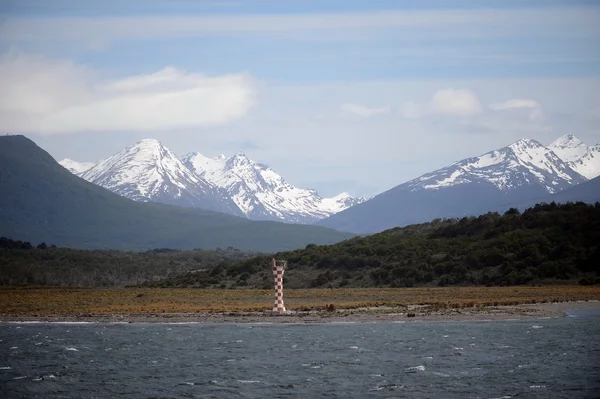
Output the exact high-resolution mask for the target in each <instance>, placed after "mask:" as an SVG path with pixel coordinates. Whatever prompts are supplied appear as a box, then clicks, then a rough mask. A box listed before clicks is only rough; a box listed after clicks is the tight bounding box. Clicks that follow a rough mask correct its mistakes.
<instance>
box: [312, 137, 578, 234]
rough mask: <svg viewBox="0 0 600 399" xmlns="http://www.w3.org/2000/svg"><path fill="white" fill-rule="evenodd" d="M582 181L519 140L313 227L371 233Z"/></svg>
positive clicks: (543, 150) (549, 153)
mask: <svg viewBox="0 0 600 399" xmlns="http://www.w3.org/2000/svg"><path fill="white" fill-rule="evenodd" d="M586 180H587V179H586V178H585V177H584V176H582V175H581V174H579V173H578V172H576V171H575V170H573V169H572V168H571V167H570V166H569V164H568V163H567V162H566V161H564V160H562V159H561V158H559V157H558V155H557V154H555V153H554V152H553V150H551V149H550V148H548V147H545V146H543V145H542V144H541V143H539V142H538V141H536V140H533V139H521V140H518V141H515V142H514V143H511V144H509V145H507V146H505V147H502V148H500V149H497V150H492V151H489V152H487V153H484V154H482V155H480V156H477V157H470V158H466V159H463V160H461V161H458V162H455V163H453V164H451V165H449V166H447V167H444V168H441V169H438V170H436V171H433V172H430V173H426V174H424V175H422V176H419V177H417V178H415V179H412V180H410V181H408V182H406V183H403V184H400V185H398V186H396V187H393V188H392V189H390V190H388V191H386V192H384V193H381V194H379V195H377V196H375V197H374V198H372V199H371V200H369V201H366V202H364V203H362V204H358V205H356V206H354V207H352V208H349V209H347V210H344V211H342V212H340V213H337V214H335V215H332V216H330V217H328V218H327V219H323V220H320V221H319V222H317V223H316V224H317V225H320V226H327V227H332V228H338V229H342V230H344V231H352V232H355V233H374V232H378V231H383V230H385V229H388V228H392V227H397V226H405V225H408V224H413V223H422V222H427V221H430V220H433V219H436V218H448V217H462V216H470V215H476V214H481V213H485V212H487V211H490V210H499V209H500V208H501V207H506V206H507V204H520V203H524V202H527V201H528V200H530V199H533V198H538V197H543V196H545V195H547V194H553V193H557V192H560V191H562V190H564V189H566V188H569V187H572V186H575V185H577V184H579V183H582V182H584V181H586Z"/></svg>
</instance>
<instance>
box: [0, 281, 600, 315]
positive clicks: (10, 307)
mask: <svg viewBox="0 0 600 399" xmlns="http://www.w3.org/2000/svg"><path fill="white" fill-rule="evenodd" d="M585 300H600V286H574V285H570V286H544V287H525V286H515V287H444V288H437V287H436V288H398V289H392V288H364V289H363V288H361V289H356V288H347V289H344V288H341V289H311V290H306V289H303V290H286V291H285V302H286V306H287V308H288V309H291V310H325V309H326V306H327V305H328V304H330V305H332V306H333V307H334V309H357V308H372V307H391V308H399V307H401V308H403V307H408V306H411V308H413V307H416V308H417V309H419V308H421V307H419V306H416V305H421V306H422V309H423V310H427V311H432V310H438V309H440V310H441V309H461V308H475V309H477V308H485V307H490V306H501V305H518V304H529V303H544V302H566V301H585ZM272 304H273V293H272V291H271V290H214V289H213V290H210V289H209V290H201V289H168V288H115V289H70V288H1V289H0V315H4V316H9V315H12V316H15V315H27V316H46V315H78V314H92V315H107V314H148V313H198V312H210V311H214V312H235V311H261V310H269V309H271V307H272Z"/></svg>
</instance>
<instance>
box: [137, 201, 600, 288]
mask: <svg viewBox="0 0 600 399" xmlns="http://www.w3.org/2000/svg"><path fill="white" fill-rule="evenodd" d="M274 256H275V257H276V258H278V259H287V260H288V262H289V267H288V270H287V271H286V274H285V286H286V287H287V288H317V287H332V288H337V287H392V288H394V287H413V286H452V285H487V286H494V285H519V284H539V283H554V284H555V283H559V282H561V281H562V283H565V282H577V281H578V282H580V284H582V285H591V284H597V283H600V278H599V277H598V272H599V270H600V203H596V205H587V204H584V203H575V204H573V203H569V204H565V205H557V204H555V203H551V204H538V205H536V206H535V207H533V208H530V209H528V210H526V211H525V212H523V213H522V214H521V213H520V212H519V211H518V210H517V209H510V210H508V211H507V212H506V213H505V214H504V215H500V214H498V213H487V214H485V215H481V216H479V217H465V218H462V219H451V220H435V221H433V222H431V223H424V224H418V225H412V226H408V227H403V228H395V229H391V230H387V231H385V232H383V233H379V234H374V235H371V236H367V237H356V238H353V239H350V240H346V241H344V242H341V243H338V244H335V245H328V246H317V245H308V246H306V248H304V249H299V250H294V251H288V252H280V253H277V254H275V255H274ZM271 257H272V256H271V255H270V256H258V257H254V258H250V259H247V260H244V261H241V262H233V263H228V264H226V263H223V264H219V265H217V266H215V267H213V268H212V269H211V270H206V271H204V272H202V273H195V274H186V275H183V276H178V277H173V278H169V279H166V280H164V281H155V282H152V283H148V284H147V285H148V286H154V287H201V288H205V287H227V288H246V287H247V288H262V289H266V288H270V287H271V285H272V276H271V270H270V268H269V262H270V259H271Z"/></svg>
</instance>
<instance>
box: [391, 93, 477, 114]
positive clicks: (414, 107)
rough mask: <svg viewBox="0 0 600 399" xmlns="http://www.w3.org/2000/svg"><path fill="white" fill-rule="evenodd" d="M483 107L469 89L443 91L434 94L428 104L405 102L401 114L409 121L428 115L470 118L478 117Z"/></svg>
mask: <svg viewBox="0 0 600 399" xmlns="http://www.w3.org/2000/svg"><path fill="white" fill-rule="evenodd" d="M482 110H483V107H482V106H481V103H480V102H479V99H478V98H477V95H475V93H474V92H473V91H471V90H468V89H441V90H437V91H436V92H435V93H433V96H432V97H431V100H430V101H429V103H428V104H419V103H417V102H414V101H407V102H405V103H404V104H403V105H402V107H401V109H400V114H401V115H402V116H403V117H405V118H409V119H416V118H422V117H425V116H428V115H437V116H452V117H469V116H474V115H478V114H480V113H481V112H482Z"/></svg>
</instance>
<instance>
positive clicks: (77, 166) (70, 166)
mask: <svg viewBox="0 0 600 399" xmlns="http://www.w3.org/2000/svg"><path fill="white" fill-rule="evenodd" d="M58 163H59V164H61V165H62V166H63V167H64V168H66V169H67V170H68V171H69V172H71V173H73V174H74V175H78V174H81V173H83V172H85V171H86V170H88V169H90V168H91V167H92V166H94V163H93V162H77V161H73V160H72V159H69V158H65V159H63V160H62V161H59V162H58Z"/></svg>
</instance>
